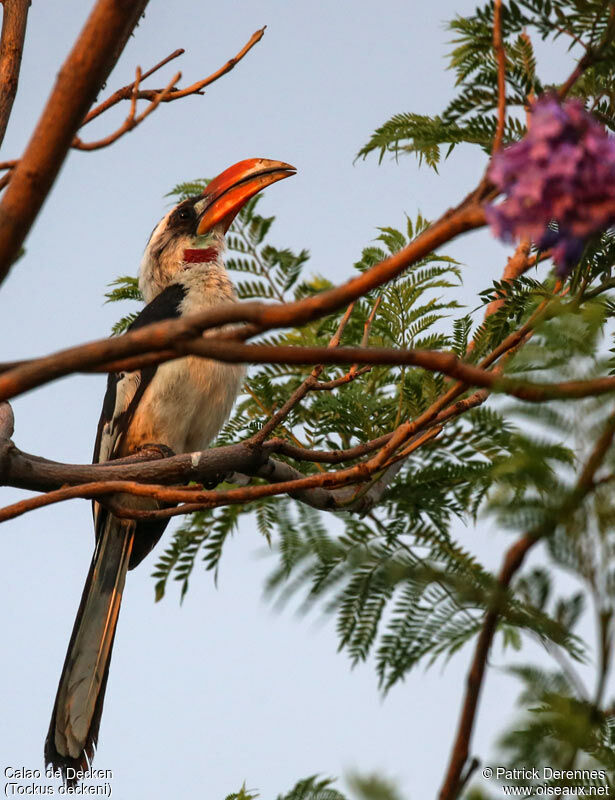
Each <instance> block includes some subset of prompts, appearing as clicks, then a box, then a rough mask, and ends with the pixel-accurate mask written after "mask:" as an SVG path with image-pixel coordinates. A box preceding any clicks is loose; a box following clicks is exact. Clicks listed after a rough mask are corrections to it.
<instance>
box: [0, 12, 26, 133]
mask: <svg viewBox="0 0 615 800" xmlns="http://www.w3.org/2000/svg"><path fill="white" fill-rule="evenodd" d="M2 6H3V9H4V10H3V13H2V34H1V35H0V86H1V87H2V91H1V92H0V145H1V144H2V142H3V141H4V134H5V133H6V127H7V125H8V124H9V119H10V116H11V110H12V108H13V101H14V100H15V95H16V94H17V84H18V82H19V69H20V67H21V55H22V53H23V44H24V39H25V37H26V23H27V21H28V9H29V7H30V0H3V3H2Z"/></svg>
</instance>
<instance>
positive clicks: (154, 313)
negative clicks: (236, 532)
mask: <svg viewBox="0 0 615 800" xmlns="http://www.w3.org/2000/svg"><path fill="white" fill-rule="evenodd" d="M185 296H186V289H185V287H184V286H182V285H181V284H177V283H174V284H171V286H167V288H166V289H164V291H162V292H161V293H160V294H159V295H158V296H157V297H155V298H154V299H153V300H152V302H151V303H148V305H146V306H145V308H144V309H143V311H141V313H140V314H139V316H138V317H137V318H136V319H135V320H134V321H133V322H132V324H131V325H130V327H129V330H135V329H137V328H143V327H144V326H145V325H151V324H152V323H153V322H161V321H162V320H165V319H173V318H176V317H179V316H180V306H181V303H182V300H183V299H184V297H185ZM157 368H158V367H157V365H154V366H151V367H143V368H141V369H138V370H135V371H134V372H116V373H110V374H109V377H108V380H107V391H106V394H105V399H104V401H103V407H102V413H101V415H100V420H99V422H98V431H97V433H96V443H95V445H94V457H93V459H92V461H93V463H94V464H97V463H100V462H103V461H111V460H112V459H114V458H117V456H118V452H119V449H120V444H121V442H122V438H123V436H124V434H125V433H126V431H127V430H128V428H129V426H130V423H131V420H132V418H133V416H134V413H135V410H136V408H137V406H138V405H139V402H140V400H141V398H142V397H143V394H144V392H145V390H146V389H147V387H148V386H149V384H150V383H151V381H152V379H153V377H154V375H155V374H156V370H157ZM92 511H93V514H94V529H95V532H96V538H97V539H98V537H99V536H100V535H101V532H102V531H103V530H104V526H105V520H106V518H107V514H108V512H107V510H106V509H105V508H103V507H102V506H100V505H99V504H98V503H97V502H96V501H94V502H93V503H92ZM167 523H168V520H161V521H151V522H147V521H142V522H140V523H138V524H137V527H136V531H135V543H134V546H133V551H132V555H131V558H130V564H129V569H132V568H133V567H135V566H136V565H137V564H138V563H139V562H140V561H141V559H143V558H144V557H145V556H146V555H147V553H149V551H150V550H151V549H152V547H153V546H154V545H155V544H156V542H157V541H158V539H159V538H160V536H161V535H162V533H163V531H164V529H165V528H166V526H167Z"/></svg>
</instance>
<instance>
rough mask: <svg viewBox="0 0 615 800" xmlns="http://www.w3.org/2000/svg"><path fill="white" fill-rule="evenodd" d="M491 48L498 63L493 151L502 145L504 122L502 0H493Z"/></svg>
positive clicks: (504, 75)
mask: <svg viewBox="0 0 615 800" xmlns="http://www.w3.org/2000/svg"><path fill="white" fill-rule="evenodd" d="M493 49H494V50H495V57H496V61H497V64H498V122H497V127H496V129H495V136H494V137H493V150H492V152H493V153H497V151H498V150H500V148H501V147H502V139H503V137H504V125H505V124H506V51H505V50H504V42H503V41H502V0H495V5H494V7H493Z"/></svg>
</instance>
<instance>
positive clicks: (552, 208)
mask: <svg viewBox="0 0 615 800" xmlns="http://www.w3.org/2000/svg"><path fill="white" fill-rule="evenodd" d="M489 178H490V179H491V180H492V181H493V183H494V184H495V185H496V186H497V187H498V188H499V189H500V191H501V192H503V193H504V194H506V198H505V199H504V200H503V201H502V202H501V203H499V205H496V206H493V205H492V206H488V207H487V209H486V214H487V220H488V221H489V223H490V225H491V227H492V229H493V231H494V233H495V234H496V235H497V236H498V237H500V238H501V239H504V240H505V241H513V240H514V239H517V238H521V237H523V238H528V239H531V240H532V241H533V242H535V244H536V245H537V246H538V247H539V248H540V249H543V250H544V249H547V248H552V251H553V260H554V261H555V263H556V264H557V272H558V274H559V275H560V276H562V277H563V276H565V275H567V274H568V273H569V272H570V270H571V269H572V268H573V267H574V265H575V264H576V263H577V262H578V260H579V258H580V256H581V253H582V252H583V247H584V245H585V242H586V240H587V238H588V237H589V236H591V235H592V234H594V233H597V232H598V231H602V230H605V229H607V228H609V227H611V226H612V225H614V224H615V141H614V140H613V139H612V138H611V137H610V136H608V135H607V133H606V131H605V130H604V128H603V127H602V126H601V125H600V124H599V123H598V122H597V121H596V119H595V118H594V117H592V116H591V114H588V113H587V111H585V109H584V108H583V104H582V103H581V102H580V101H579V100H569V101H567V102H566V103H563V104H562V103H560V102H559V101H558V100H557V98H555V97H554V96H552V95H544V96H543V97H541V98H540V99H539V100H537V101H536V103H535V105H534V107H533V112H532V118H531V124H530V129H529V131H528V133H527V135H526V136H525V137H524V138H523V139H522V140H521V141H520V142H517V143H516V144H513V145H511V146H510V147H507V148H505V149H504V150H501V151H499V152H498V153H496V154H495V155H494V157H493V161H492V163H491V166H490V168H489ZM550 223H551V227H549V224H550ZM552 223H556V224H557V230H555V227H554V226H553V224H552Z"/></svg>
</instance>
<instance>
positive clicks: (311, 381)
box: [248, 301, 354, 445]
mask: <svg viewBox="0 0 615 800" xmlns="http://www.w3.org/2000/svg"><path fill="white" fill-rule="evenodd" d="M353 309H354V301H353V302H352V303H351V304H350V305H349V306H348V308H347V309H346V313H345V314H344V316H343V317H342V319H341V320H340V323H339V325H338V326H337V330H336V331H335V333H334V334H333V336H332V337H331V341H330V342H329V344H328V346H327V347H328V348H331V347H337V346H338V345H339V343H340V340H341V338H342V333H343V332H344V328H345V327H346V325H347V324H348V320H349V319H350V315H351V314H352V312H353ZM323 369H324V366H323V365H322V364H318V365H317V366H315V367H314V369H313V370H312V372H311V373H310V374H309V375H308V377H307V378H306V379H305V380H304V381H303V383H302V384H301V385H300V386H298V387H297V388H296V389H295V391H294V392H293V393H292V395H291V396H290V397H289V398H288V400H287V401H286V402H285V403H284V405H283V406H282V407H281V408H279V409H278V410H277V411H276V412H275V414H273V415H272V416H271V417H270V418H269V419H268V420H267V422H266V423H265V424H264V425H263V427H262V428H261V429H260V431H258V432H257V433H255V434H254V436H252V437H251V438H250V439H249V440H248V441H249V442H250V443H252V444H254V445H260V444H262V443H263V442H264V441H265V439H266V438H267V437H268V436H269V434H270V433H273V431H274V430H275V429H276V428H277V427H278V425H280V423H281V422H283V421H284V420H285V419H286V417H287V416H288V415H289V414H290V412H291V411H292V409H293V408H294V407H295V406H296V405H297V403H300V402H301V400H302V399H303V398H304V397H305V396H306V394H308V392H309V391H310V390H311V389H312V388H313V387H314V385H315V384H316V382H317V381H318V376H319V375H320V374H321V372H322V371H323Z"/></svg>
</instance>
